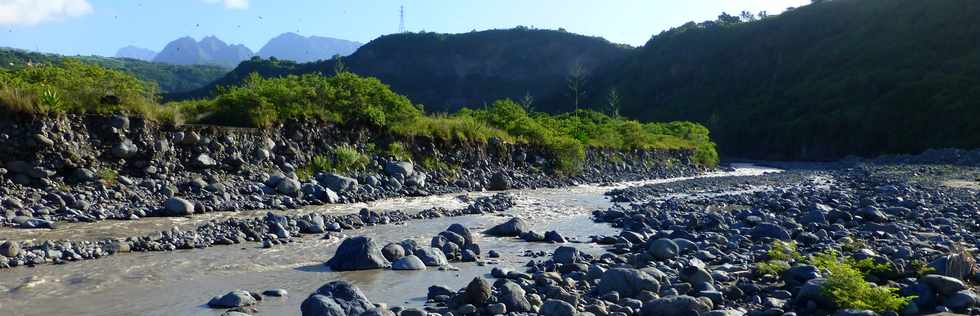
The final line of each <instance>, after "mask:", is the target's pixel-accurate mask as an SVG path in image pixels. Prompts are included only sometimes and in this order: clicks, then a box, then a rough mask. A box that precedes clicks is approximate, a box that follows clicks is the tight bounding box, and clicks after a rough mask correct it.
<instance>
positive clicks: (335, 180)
mask: <svg viewBox="0 0 980 316" xmlns="http://www.w3.org/2000/svg"><path fill="white" fill-rule="evenodd" d="M316 181H317V182H319V183H320V185H322V186H325V187H327V188H329V189H331V190H334V191H336V192H338V193H344V192H347V191H351V190H356V189H357V185H358V183H357V180H356V179H354V178H349V177H345V176H342V175H339V174H334V173H324V174H320V175H317V177H316Z"/></svg>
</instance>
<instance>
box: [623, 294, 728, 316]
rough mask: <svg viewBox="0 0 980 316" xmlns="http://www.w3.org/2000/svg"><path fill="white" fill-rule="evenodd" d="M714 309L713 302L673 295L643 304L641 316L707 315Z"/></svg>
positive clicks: (705, 299)
mask: <svg viewBox="0 0 980 316" xmlns="http://www.w3.org/2000/svg"><path fill="white" fill-rule="evenodd" d="M711 308H712V304H711V300H710V299H707V298H694V297H691V296H687V295H671V296H665V297H662V298H658V299H655V300H652V301H649V302H647V303H646V304H643V308H642V309H641V310H640V315H641V316H688V315H701V314H704V313H707V312H708V311H710V310H711Z"/></svg>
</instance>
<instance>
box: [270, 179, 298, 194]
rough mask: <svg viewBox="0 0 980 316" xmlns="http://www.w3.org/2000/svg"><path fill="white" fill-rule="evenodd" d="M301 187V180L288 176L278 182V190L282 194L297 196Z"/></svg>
mask: <svg viewBox="0 0 980 316" xmlns="http://www.w3.org/2000/svg"><path fill="white" fill-rule="evenodd" d="M301 187H302V185H301V184H300V183H299V181H297V180H295V179H290V178H286V179H282V181H279V183H278V184H276V192H279V193H280V194H282V195H288V196H297V195H299V193H300V188H301Z"/></svg>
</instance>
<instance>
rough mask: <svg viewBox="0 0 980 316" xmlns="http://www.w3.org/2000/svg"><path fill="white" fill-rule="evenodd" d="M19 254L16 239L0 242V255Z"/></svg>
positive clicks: (13, 255)
mask: <svg viewBox="0 0 980 316" xmlns="http://www.w3.org/2000/svg"><path fill="white" fill-rule="evenodd" d="M18 254H20V244H18V243H17V242H16V241H13V240H8V241H5V242H3V243H0V256H2V257H11V258H12V257H16V256H17V255H18Z"/></svg>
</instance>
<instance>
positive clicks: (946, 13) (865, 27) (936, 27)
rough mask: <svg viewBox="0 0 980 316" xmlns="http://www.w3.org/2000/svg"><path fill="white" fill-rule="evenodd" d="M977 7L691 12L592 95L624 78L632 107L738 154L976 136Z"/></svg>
mask: <svg viewBox="0 0 980 316" xmlns="http://www.w3.org/2000/svg"><path fill="white" fill-rule="evenodd" d="M977 21H980V2H977V1H967V0H930V1H920V0H835V1H822V2H820V3H816V4H813V5H808V6H805V7H801V8H798V9H795V10H792V11H789V12H786V13H784V14H781V15H779V16H773V17H768V18H763V19H761V20H756V21H750V22H746V21H740V19H738V18H734V17H727V18H724V19H719V20H718V21H711V22H705V23H698V24H695V23H689V24H687V25H684V26H681V27H678V28H675V29H673V30H670V31H667V32H664V33H662V34H659V35H657V36H655V37H653V38H652V39H651V40H650V41H649V42H648V43H647V44H646V45H645V46H644V47H643V48H641V49H639V50H637V51H636V52H635V53H634V54H632V55H631V56H630V57H629V58H627V59H626V60H624V61H623V62H621V63H618V64H615V65H611V66H610V67H607V69H605V71H603V73H602V76H601V77H599V78H596V79H595V80H594V85H593V86H592V87H590V88H591V89H592V90H594V91H598V92H600V93H595V95H594V98H593V99H592V102H591V103H592V104H594V105H597V107H598V106H599V105H601V104H605V103H606V99H605V97H604V96H605V95H606V94H607V93H608V91H612V90H613V89H615V90H616V91H617V93H618V94H619V96H620V99H621V100H622V101H621V106H622V113H623V114H625V115H627V116H630V117H633V118H638V119H641V120H693V121H698V122H702V123H704V124H706V125H707V126H708V127H709V128H711V130H712V133H713V135H714V136H715V137H716V139H717V141H718V143H719V149H720V150H721V151H722V153H723V154H727V155H730V156H739V157H751V158H761V159H836V158H840V157H843V156H845V155H849V154H858V155H878V154H883V153H915V152H920V151H923V150H925V149H927V148H937V147H961V148H976V147H980V123H978V122H977V119H978V118H980V63H978V61H980V23H977ZM553 105H554V107H552V108H551V110H559V109H562V108H564V109H567V108H568V107H567V104H564V103H556V104H553Z"/></svg>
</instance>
